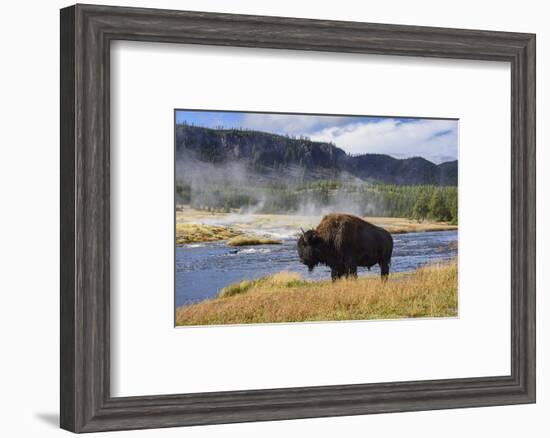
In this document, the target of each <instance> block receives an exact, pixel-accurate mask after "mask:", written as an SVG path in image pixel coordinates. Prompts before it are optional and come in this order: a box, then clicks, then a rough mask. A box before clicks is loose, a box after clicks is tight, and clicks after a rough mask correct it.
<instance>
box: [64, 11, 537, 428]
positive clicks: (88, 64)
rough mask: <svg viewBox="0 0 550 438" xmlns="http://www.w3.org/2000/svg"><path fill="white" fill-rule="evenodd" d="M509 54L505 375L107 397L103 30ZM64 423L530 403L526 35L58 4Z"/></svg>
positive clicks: (201, 39)
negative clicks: (508, 349)
mask: <svg viewBox="0 0 550 438" xmlns="http://www.w3.org/2000/svg"><path fill="white" fill-rule="evenodd" d="M114 40H133V41H147V42H168V43H176V44H177V43H185V44H208V45H220V46H239V47H261V48H275V49H293V50H313V51H328V52H346V53H365V54H384V55H406V56H421V57H436V58H454V59H471V60H496V61H507V62H509V63H510V64H511V145H512V150H511V153H512V157H511V158H512V160H511V163H512V167H511V169H510V170H511V177H512V179H511V181H512V190H511V205H512V209H511V210H512V211H511V226H512V230H511V231H512V241H511V251H512V253H511V273H512V274H511V275H512V276H511V291H512V295H511V311H512V312H511V318H512V319H511V334H510V335H511V357H510V361H511V374H510V375H506V376H493V377H479V378H460V379H444V380H429V381H406V382H389V383H374V384H353V385H335V386H321V387H298V388H283V389H268V390H245V391H230V392H216V393H192V394H174V395H149V396H141V397H118V398H114V397H112V396H111V395H110V384H109V382H110V371H109V369H110V365H109V364H110V358H109V348H110V343H109V334H110V328H109V321H110V306H109V299H110V290H109V266H110V265H109V263H110V259H109V243H110V229H109V227H110V226H109V217H110V216H109V211H110V206H109V199H110V198H109V178H110V175H109V169H110V167H109V147H110V146H109V145H110V143H109V131H110V126H109V93H110V88H109V84H110V78H109V71H110V70H109V56H110V42H111V41H114ZM60 50H61V127H60V128H61V134H60V135H61V427H62V428H64V429H67V430H70V431H73V432H95V431H107V430H121V429H142V428H159V427H171V426H187V425H200V424H217V423H234V422H246V421H263V420H282V419H292V418H308V417H324V416H338V415H360V414H372V413H380V412H402V411H417V410H427V409H446V408H462V407H475V406H493V405H506V404H520V403H534V402H535V35H533V34H525V33H508V32H493V31H479V30H461V29H445V28H430V27H416V26H401V25H399V26H396V25H385V24H368V23H358V22H340V21H322V20H306V19H296V18H278V17H262V16H247V15H232V14H218V13H203V12H181V11H169V10H156V9H140V8H119V7H105V6H92V5H76V6H71V7H68V8H65V9H62V10H61V47H60Z"/></svg>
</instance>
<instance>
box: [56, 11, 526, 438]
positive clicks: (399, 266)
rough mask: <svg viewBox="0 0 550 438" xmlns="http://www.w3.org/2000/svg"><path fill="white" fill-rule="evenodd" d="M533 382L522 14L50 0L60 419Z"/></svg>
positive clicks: (200, 415)
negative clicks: (58, 4) (363, 15)
mask: <svg viewBox="0 0 550 438" xmlns="http://www.w3.org/2000/svg"><path fill="white" fill-rule="evenodd" d="M534 402H535V35H533V34H519V33H510V32H493V31H491V32H489V31H481V30H462V29H446V28H428V27H417V26H401V25H399V26H397V25H388V24H370V23H359V22H338V21H321V20H306V19H296V18H280V17H262V16H245V15H233V14H217V13H204V12H187V11H168V10H157V9H140V8H119V7H105V6H94V5H75V6H72V7H68V8H65V9H62V10H61V426H62V427H63V428H64V429H67V430H70V431H73V432H95V431H108V430H122V429H143V428H160V427H172V426H187V425H200V424H217V423H232V422H247V421H264V420H278V419H293V418H308V417H322V416H340V415H360V414H372V413H384V412H403V411H417V410H428V409H446V408H461V407H477V406H494V405H506V404H520V403H534Z"/></svg>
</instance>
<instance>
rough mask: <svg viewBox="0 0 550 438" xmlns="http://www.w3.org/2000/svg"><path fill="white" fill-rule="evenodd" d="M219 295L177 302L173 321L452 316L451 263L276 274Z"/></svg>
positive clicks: (455, 280) (453, 277)
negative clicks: (386, 272)
mask: <svg viewBox="0 0 550 438" xmlns="http://www.w3.org/2000/svg"><path fill="white" fill-rule="evenodd" d="M220 295H222V296H221V297H218V298H214V299H211V300H206V301H203V302H201V303H197V304H192V305H189V306H182V307H180V308H178V309H177V310H176V324H177V325H210V324H243V323H273V322H300V321H342V320H365V319H395V318H413V317H445V316H447V317H448V316H456V315H457V308H458V271H457V263H456V261H452V262H450V263H445V264H436V265H430V266H426V267H423V268H420V269H418V270H416V271H415V272H413V273H410V274H393V275H392V274H390V278H389V280H388V281H387V282H385V283H384V282H382V281H381V280H380V278H379V277H368V278H359V279H357V280H353V279H342V280H338V281H336V282H332V281H320V282H309V281H305V280H303V279H301V278H300V276H299V275H298V274H296V273H280V274H276V275H275V276H270V277H264V278H261V279H258V280H251V281H243V282H240V283H237V284H235V285H230V286H228V287H226V288H225V289H223V290H222V291H221V292H220Z"/></svg>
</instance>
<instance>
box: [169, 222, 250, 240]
mask: <svg viewBox="0 0 550 438" xmlns="http://www.w3.org/2000/svg"><path fill="white" fill-rule="evenodd" d="M239 234H241V231H238V230H235V229H233V228H231V227H223V226H218V225H202V224H188V223H184V224H176V245H182V244H184V243H196V242H214V241H216V240H227V239H231V238H232V237H235V236H238V235H239Z"/></svg>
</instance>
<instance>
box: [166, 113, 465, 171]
mask: <svg viewBox="0 0 550 438" xmlns="http://www.w3.org/2000/svg"><path fill="white" fill-rule="evenodd" d="M176 122H177V123H182V122H187V123H189V124H193V125H198V126H205V127H209V128H216V127H219V126H222V127H224V128H240V127H242V128H248V129H254V130H258V131H265V132H272V133H275V134H283V135H284V134H288V135H293V136H300V135H303V136H307V137H309V138H311V139H312V140H316V141H326V142H333V143H334V144H335V145H336V146H338V147H340V148H342V149H343V150H345V151H346V152H348V153H350V154H363V153H380V154H388V155H391V156H394V157H397V158H406V157H413V156H421V157H424V158H426V159H428V160H430V161H433V162H436V163H440V162H443V161H449V160H456V159H457V157H458V121H457V120H444V119H421V118H404V117H355V116H316V115H302V114H298V115H295V114H272V113H246V112H221V111H220V112H218V111H184V110H181V111H180V110H178V111H177V112H176Z"/></svg>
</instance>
